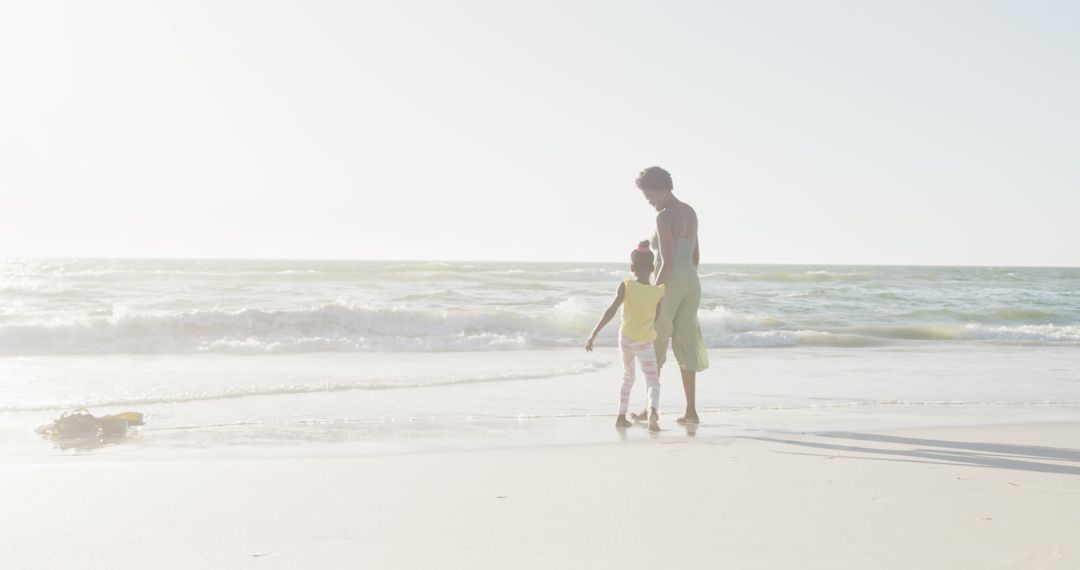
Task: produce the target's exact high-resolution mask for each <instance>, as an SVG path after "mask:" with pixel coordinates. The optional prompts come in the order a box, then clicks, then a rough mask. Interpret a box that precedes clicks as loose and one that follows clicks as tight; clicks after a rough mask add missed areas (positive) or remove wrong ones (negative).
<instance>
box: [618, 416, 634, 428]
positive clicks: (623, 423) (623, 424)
mask: <svg viewBox="0 0 1080 570" xmlns="http://www.w3.org/2000/svg"><path fill="white" fill-rule="evenodd" d="M632 425H634V424H632V423H630V422H629V421H627V419H626V414H619V419H617V420H615V427H621V428H622V427H630V426H632Z"/></svg>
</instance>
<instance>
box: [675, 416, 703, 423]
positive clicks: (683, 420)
mask: <svg viewBox="0 0 1080 570" xmlns="http://www.w3.org/2000/svg"><path fill="white" fill-rule="evenodd" d="M675 423H677V424H679V425H683V426H685V425H698V424H699V423H701V420H699V419H698V416H697V414H686V415H685V416H683V417H681V418H679V419H677V420H675Z"/></svg>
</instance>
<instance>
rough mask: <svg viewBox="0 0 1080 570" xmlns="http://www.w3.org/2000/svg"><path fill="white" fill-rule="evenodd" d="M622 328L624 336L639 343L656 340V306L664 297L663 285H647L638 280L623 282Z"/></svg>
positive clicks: (620, 330)
mask: <svg viewBox="0 0 1080 570" xmlns="http://www.w3.org/2000/svg"><path fill="white" fill-rule="evenodd" d="M623 284H624V288H623V306H622V327H621V328H620V329H619V332H621V333H622V334H623V336H625V337H628V338H631V339H633V340H636V341H638V342H649V341H652V340H656V328H655V327H654V326H653V324H654V323H653V321H655V320H656V304H657V303H659V302H660V298H661V297H663V296H664V286H663V285H659V286H657V285H645V284H644V283H638V281H637V280H636V279H627V280H626V281H623Z"/></svg>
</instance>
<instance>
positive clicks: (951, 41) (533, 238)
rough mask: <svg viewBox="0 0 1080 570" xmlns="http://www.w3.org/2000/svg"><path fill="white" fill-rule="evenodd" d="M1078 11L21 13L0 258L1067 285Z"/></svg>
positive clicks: (767, 4) (111, 7)
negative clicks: (999, 271)
mask: <svg viewBox="0 0 1080 570" xmlns="http://www.w3.org/2000/svg"><path fill="white" fill-rule="evenodd" d="M1078 26H1080V4H1077V3H1075V2H1064V1H1062V2H1052V1H1042V0H1038V1H1032V2H997V1H969V2H962V1H934V2H914V1H912V2H881V1H872V0H871V1H863V0H858V1H856V0H852V1H844V2H841V1H821V2H802V1H791V2H783V1H764V2H722V1H717V2H681V1H670V2H659V1H657V2H642V1H611V2H600V1H596V2H588V1H575V2H569V1H567V2H561V1H555V2H543V3H540V2H505V1H490V2H489V1H483V2H481V1H472V0H463V1H460V2H413V1H409V2H379V1H370V2H329V1H304V2H300V1H293V2H281V1H267V0H260V1H236V0H214V1H197V0H176V1H167V2H150V1H142V0H140V1H126V2H125V1H116V2H81V1H72V2H10V3H4V4H3V5H2V6H0V72H2V80H0V81H2V87H0V257H18V256H92V257H114V256H115V257H131V256H134V257H208V258H316V259H433V260H520V261H613V260H614V261H617V260H622V259H624V258H625V256H626V255H627V252H628V251H629V250H630V249H632V248H633V246H634V245H635V244H636V243H637V242H638V241H639V240H641V239H644V238H647V237H649V235H651V233H652V228H653V226H654V224H655V216H656V213H655V211H653V210H651V209H650V207H649V206H648V204H647V203H646V202H645V200H644V199H643V198H642V196H641V195H640V193H639V192H638V191H637V189H636V188H635V187H634V179H635V177H636V176H637V173H638V172H639V171H641V170H642V169H643V168H645V167H647V166H651V165H660V166H663V167H665V168H667V169H668V170H670V171H671V173H672V176H673V178H674V181H675V192H676V195H677V196H678V197H679V198H680V199H682V200H684V201H686V202H688V203H689V204H691V205H692V206H693V207H694V208H695V209H696V210H697V213H698V217H699V220H700V225H701V229H700V243H701V251H702V258H703V261H704V262H713V263H797V264H929V265H938V264H941V265H1065V266H1080V248H1078V247H1076V245H1077V244H1080V224H1078V223H1077V215H1078V213H1080V161H1078V160H1077V157H1080V105H1078V104H1077V101H1080V35H1078V34H1076V29H1078Z"/></svg>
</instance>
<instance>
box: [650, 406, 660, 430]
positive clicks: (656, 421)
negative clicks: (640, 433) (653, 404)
mask: <svg viewBox="0 0 1080 570" xmlns="http://www.w3.org/2000/svg"><path fill="white" fill-rule="evenodd" d="M649 431H660V414H658V413H656V408H649Z"/></svg>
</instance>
